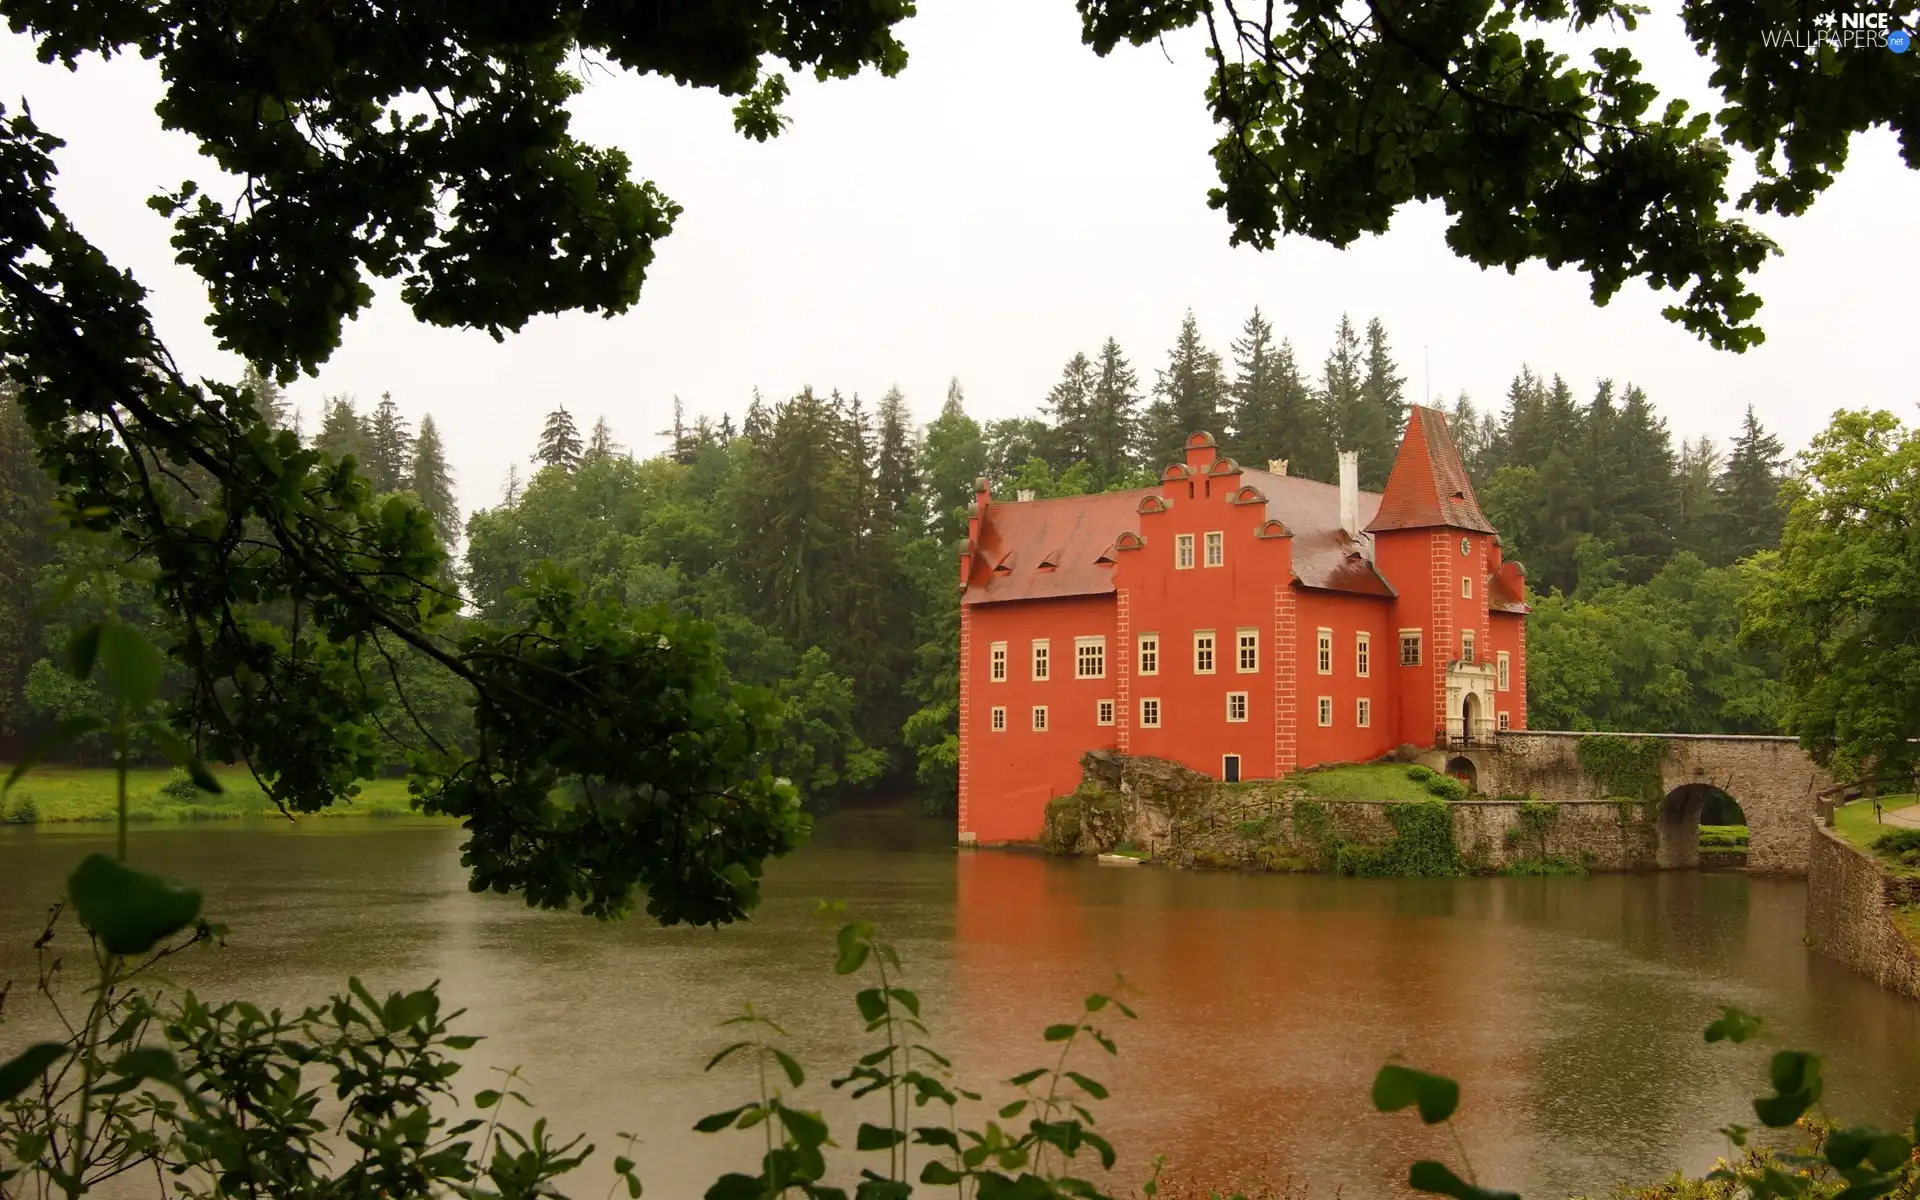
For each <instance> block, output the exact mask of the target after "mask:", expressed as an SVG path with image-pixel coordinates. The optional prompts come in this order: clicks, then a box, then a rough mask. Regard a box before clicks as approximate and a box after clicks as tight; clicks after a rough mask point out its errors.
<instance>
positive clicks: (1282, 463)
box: [1267, 458, 1287, 475]
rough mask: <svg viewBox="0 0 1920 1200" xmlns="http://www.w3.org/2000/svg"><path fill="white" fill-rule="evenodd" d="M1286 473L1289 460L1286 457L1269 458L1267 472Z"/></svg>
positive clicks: (1272, 473) (1271, 473)
mask: <svg viewBox="0 0 1920 1200" xmlns="http://www.w3.org/2000/svg"><path fill="white" fill-rule="evenodd" d="M1286 473H1287V460H1286V459H1284V458H1270V459H1268V460H1267V474H1269V475H1285V474H1286Z"/></svg>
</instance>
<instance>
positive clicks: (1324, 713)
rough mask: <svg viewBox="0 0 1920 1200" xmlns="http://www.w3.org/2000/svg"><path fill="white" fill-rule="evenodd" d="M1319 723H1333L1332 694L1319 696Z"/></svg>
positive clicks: (1324, 724)
mask: <svg viewBox="0 0 1920 1200" xmlns="http://www.w3.org/2000/svg"><path fill="white" fill-rule="evenodd" d="M1320 724H1321V725H1323V726H1326V725H1331V724H1333V697H1332V696H1322V697H1320Z"/></svg>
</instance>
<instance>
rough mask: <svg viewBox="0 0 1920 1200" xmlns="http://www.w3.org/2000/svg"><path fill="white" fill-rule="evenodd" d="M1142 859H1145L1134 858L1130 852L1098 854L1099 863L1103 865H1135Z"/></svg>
mask: <svg viewBox="0 0 1920 1200" xmlns="http://www.w3.org/2000/svg"><path fill="white" fill-rule="evenodd" d="M1143 861H1145V860H1144V859H1138V858H1135V857H1134V856H1133V855H1131V854H1102V855H1101V856H1100V865H1101V866H1103V867H1137V866H1139V865H1140V864H1141V863H1142V862H1143Z"/></svg>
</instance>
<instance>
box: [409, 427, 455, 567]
mask: <svg viewBox="0 0 1920 1200" xmlns="http://www.w3.org/2000/svg"><path fill="white" fill-rule="evenodd" d="M410 457H411V460H412V461H411V465H410V466H409V468H408V472H407V480H406V486H407V488H408V490H410V491H412V492H413V494H414V495H415V496H417V497H418V498H419V500H420V506H421V507H422V508H424V509H426V510H427V511H428V512H429V513H431V514H432V515H433V524H434V528H435V529H437V530H439V531H440V544H441V545H442V546H444V547H446V548H447V550H448V552H449V553H451V552H452V550H453V547H455V546H457V545H458V544H459V542H460V505H459V502H458V501H456V500H455V499H454V495H453V471H452V469H451V468H449V467H448V466H447V454H446V447H444V446H443V445H441V443H440V427H439V426H438V425H436V424H434V421H433V414H432V413H428V414H427V415H426V416H423V417H421V418H420V432H419V434H418V435H417V436H416V437H415V438H414V439H413V452H412V454H411V456H410Z"/></svg>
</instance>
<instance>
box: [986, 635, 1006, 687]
mask: <svg viewBox="0 0 1920 1200" xmlns="http://www.w3.org/2000/svg"><path fill="white" fill-rule="evenodd" d="M987 678H988V679H989V680H991V681H992V682H994V683H1005V682H1006V681H1007V644H1006V643H1005V642H995V643H994V644H993V646H992V648H991V649H990V650H989V651H988V652H987Z"/></svg>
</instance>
